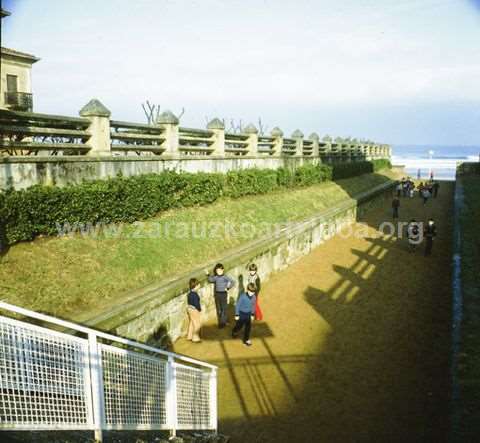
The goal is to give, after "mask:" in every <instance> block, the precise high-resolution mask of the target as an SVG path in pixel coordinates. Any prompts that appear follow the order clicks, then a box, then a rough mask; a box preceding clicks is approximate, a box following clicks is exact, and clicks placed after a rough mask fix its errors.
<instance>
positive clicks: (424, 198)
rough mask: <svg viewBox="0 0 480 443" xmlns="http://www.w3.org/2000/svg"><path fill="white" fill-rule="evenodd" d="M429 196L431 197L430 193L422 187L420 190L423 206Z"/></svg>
mask: <svg viewBox="0 0 480 443" xmlns="http://www.w3.org/2000/svg"><path fill="white" fill-rule="evenodd" d="M430 196H431V194H430V191H429V190H428V188H427V187H426V186H424V187H423V189H422V197H423V205H426V204H427V201H428V199H429V198H430Z"/></svg>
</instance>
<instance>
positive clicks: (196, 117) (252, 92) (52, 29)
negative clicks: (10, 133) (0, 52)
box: [2, 0, 480, 146]
mask: <svg viewBox="0 0 480 443" xmlns="http://www.w3.org/2000/svg"><path fill="white" fill-rule="evenodd" d="M2 7H3V8H4V9H7V10H8V11H10V12H11V13H12V15H11V16H9V17H7V18H5V19H3V20H2V46H6V47H9V48H14V49H17V50H20V51H24V52H29V53H32V54H34V55H36V56H38V57H40V58H41V60H40V61H39V62H37V63H36V64H34V65H33V71H32V78H33V93H34V110H35V112H42V113H50V114H65V115H78V111H79V110H80V109H81V108H82V106H83V105H85V104H86V103H87V102H88V101H89V100H90V99H92V98H98V99H99V100H100V101H101V102H102V103H103V104H104V105H105V106H106V107H107V108H109V109H110V110H111V112H112V118H114V119H117V120H128V121H135V122H145V121H146V117H145V115H144V113H143V110H142V107H141V104H142V103H144V102H145V101H146V100H147V99H148V100H149V101H150V102H151V103H154V104H158V105H160V106H161V110H162V111H164V110H167V109H170V110H172V111H173V112H174V113H176V114H179V113H180V112H181V110H182V109H185V113H184V114H183V116H182V118H181V125H182V126H189V127H205V124H206V121H207V120H211V119H212V118H214V117H220V118H225V119H226V120H227V125H229V123H228V122H230V121H231V119H235V120H236V121H237V122H238V121H240V120H242V122H243V123H244V124H247V123H249V122H253V123H254V124H255V123H257V122H258V119H259V117H260V118H261V119H262V123H263V125H264V126H265V127H267V129H269V130H271V129H272V128H273V127H274V126H279V127H280V128H281V129H282V130H283V131H284V132H285V133H286V134H290V133H291V132H293V131H294V130H295V129H297V128H298V129H300V130H301V131H302V132H304V134H305V135H309V134H310V133H311V132H312V131H315V132H317V133H318V134H320V136H323V135H326V134H329V135H331V136H334V137H335V136H340V137H347V136H351V137H357V138H367V139H371V140H375V141H378V142H382V143H390V144H427V145H430V144H431V145H457V146H460V145H480V0H294V1H293V0H292V1H286V0H190V1H187V0H102V1H98V0H82V1H75V0H3V1H2ZM257 126H258V124H257Z"/></svg>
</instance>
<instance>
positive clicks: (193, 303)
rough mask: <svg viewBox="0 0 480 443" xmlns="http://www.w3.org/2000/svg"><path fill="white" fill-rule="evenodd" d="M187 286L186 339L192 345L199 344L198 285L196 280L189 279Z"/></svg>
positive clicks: (200, 310) (200, 308)
mask: <svg viewBox="0 0 480 443" xmlns="http://www.w3.org/2000/svg"><path fill="white" fill-rule="evenodd" d="M188 286H189V288H190V291H189V292H188V295H187V314H188V332H187V339H188V340H191V341H192V342H193V343H200V342H201V340H200V328H201V327H202V319H201V312H202V307H201V306H200V296H199V295H198V291H199V290H200V283H199V281H198V280H197V279H196V278H191V279H190V281H189V283H188Z"/></svg>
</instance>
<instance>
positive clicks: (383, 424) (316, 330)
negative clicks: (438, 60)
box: [175, 183, 453, 443]
mask: <svg viewBox="0 0 480 443" xmlns="http://www.w3.org/2000/svg"><path fill="white" fill-rule="evenodd" d="M452 191H453V185H451V184H446V183H445V184H442V188H441V192H440V195H439V198H438V199H436V200H432V201H430V202H429V203H428V204H427V206H426V207H423V205H422V203H421V200H420V199H419V198H414V199H402V200H401V208H400V217H401V218H400V219H401V220H402V221H407V220H409V219H410V218H412V217H413V218H416V219H417V220H426V218H427V217H429V216H433V217H434V218H435V220H436V221H437V226H438V237H437V239H436V240H435V242H434V248H433V255H432V256H431V257H424V256H423V246H422V247H421V248H420V249H419V250H418V251H416V253H414V254H412V253H410V252H409V251H408V248H407V245H406V241H405V239H399V238H397V237H395V236H394V237H386V236H380V235H379V231H378V230H377V228H378V226H379V225H380V223H381V222H382V221H390V220H391V218H390V201H386V202H385V206H384V207H383V208H380V209H376V210H373V211H371V212H370V213H368V214H367V215H366V216H365V217H364V218H363V219H362V220H360V222H362V223H366V224H368V235H367V236H366V238H362V239H360V238H352V237H350V238H342V236H339V235H337V236H336V237H335V238H333V239H332V240H330V241H328V242H326V243H325V244H324V245H322V246H320V247H319V248H317V249H316V250H315V251H314V252H313V253H311V254H310V255H309V256H307V257H305V258H303V259H301V260H300V261H298V262H297V263H295V264H294V265H292V266H291V267H289V268H288V269H287V270H286V271H283V272H281V273H277V274H275V275H274V276H272V278H271V279H270V280H269V281H268V282H266V283H265V285H264V287H263V289H262V294H261V306H262V309H263V312H264V316H265V319H264V321H263V322H258V323H255V324H254V326H253V334H252V339H253V346H252V347H251V348H248V347H246V346H244V345H243V344H242V342H241V340H239V339H237V340H232V339H231V338H230V329H228V330H227V329H225V330H222V331H219V330H217V328H216V327H215V325H213V324H208V325H205V326H204V328H203V342H202V343H201V344H196V345H193V344H191V343H189V342H187V341H186V340H184V339H181V340H179V341H178V342H177V343H175V351H176V352H180V353H183V354H187V355H191V356H194V357H197V358H200V359H204V360H207V361H209V362H213V363H215V364H217V365H218V366H219V367H220V370H219V384H218V392H219V424H220V431H221V432H223V433H225V434H227V435H231V436H232V439H233V442H252V443H253V442H278V443H283V442H442V441H446V439H447V432H448V426H449V423H448V413H449V410H448V403H449V383H450V381H449V369H448V364H449V351H450V314H451V295H450V293H451V291H450V260H451V228H452V226H451V218H452V217H451V210H452V208H451V207H452ZM356 227H360V225H359V224H358V223H357V225H356Z"/></svg>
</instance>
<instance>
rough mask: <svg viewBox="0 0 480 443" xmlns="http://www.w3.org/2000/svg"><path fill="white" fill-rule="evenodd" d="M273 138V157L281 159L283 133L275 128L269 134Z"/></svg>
mask: <svg viewBox="0 0 480 443" xmlns="http://www.w3.org/2000/svg"><path fill="white" fill-rule="evenodd" d="M270 135H271V136H272V137H273V139H274V140H273V154H272V156H273V157H281V156H282V149H283V131H282V130H281V129H280V128H279V127H277V126H276V127H275V128H273V129H272V132H270Z"/></svg>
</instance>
